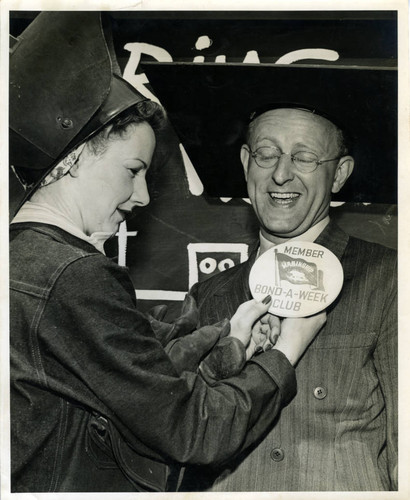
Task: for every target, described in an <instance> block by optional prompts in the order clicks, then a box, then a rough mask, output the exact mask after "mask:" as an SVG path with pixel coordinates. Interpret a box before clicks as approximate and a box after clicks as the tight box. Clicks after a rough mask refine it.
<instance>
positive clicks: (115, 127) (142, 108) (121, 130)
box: [87, 99, 166, 156]
mask: <svg viewBox="0 0 410 500" xmlns="http://www.w3.org/2000/svg"><path fill="white" fill-rule="evenodd" d="M165 117H166V115H165V111H164V108H163V107H162V106H161V105H160V104H157V103H156V102H154V101H150V100H148V99H147V100H144V101H140V102H138V103H137V104H135V105H134V106H131V107H130V108H127V109H126V110H125V111H123V112H122V113H120V114H119V115H117V116H116V117H115V118H113V119H112V120H111V121H110V122H109V123H108V124H107V125H105V127H104V128H103V129H102V130H100V131H99V132H98V133H97V134H96V135H94V136H93V137H91V138H90V139H88V141H87V146H88V148H89V149H90V150H91V152H92V153H93V154H94V155H96V156H98V155H101V154H102V153H104V151H105V150H106V149H107V145H108V142H109V141H110V140H111V139H114V138H118V137H120V138H121V137H124V136H125V135H126V133H127V129H128V127H129V126H130V125H139V124H141V123H148V125H150V126H151V128H152V129H153V130H154V132H157V131H159V130H161V129H162V128H163V127H164V124H165Z"/></svg>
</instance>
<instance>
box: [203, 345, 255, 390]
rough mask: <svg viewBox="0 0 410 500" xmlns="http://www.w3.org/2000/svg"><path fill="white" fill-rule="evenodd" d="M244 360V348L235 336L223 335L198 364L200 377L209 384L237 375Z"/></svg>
mask: <svg viewBox="0 0 410 500" xmlns="http://www.w3.org/2000/svg"><path fill="white" fill-rule="evenodd" d="M245 362H246V350H245V346H244V345H243V344H242V342H241V341H240V340H239V339H237V338H235V337H224V338H222V339H221V340H219V342H218V343H217V344H216V346H215V347H214V348H213V350H212V351H211V353H210V354H209V355H208V356H207V357H206V358H205V359H204V360H203V361H202V363H201V364H200V366H199V370H200V372H201V375H202V377H203V378H204V379H205V380H206V382H208V383H209V384H212V383H215V382H217V381H218V380H222V379H225V378H229V377H233V376H234V375H237V374H238V373H239V372H240V371H241V370H242V368H243V366H244V365H245Z"/></svg>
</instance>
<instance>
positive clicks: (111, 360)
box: [10, 13, 324, 492]
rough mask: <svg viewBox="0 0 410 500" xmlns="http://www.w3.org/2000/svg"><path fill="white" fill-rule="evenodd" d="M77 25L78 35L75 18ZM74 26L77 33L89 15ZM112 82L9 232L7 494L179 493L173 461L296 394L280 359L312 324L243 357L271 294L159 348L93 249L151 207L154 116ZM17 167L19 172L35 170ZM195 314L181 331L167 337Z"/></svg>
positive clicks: (219, 444) (237, 432)
mask: <svg viewBox="0 0 410 500" xmlns="http://www.w3.org/2000/svg"><path fill="white" fill-rule="evenodd" d="M60 15H62V17H61V22H66V20H67V17H64V16H66V14H60ZM71 15H79V13H75V14H71ZM87 15H89V14H87ZM54 22H57V21H56V20H55V19H54ZM71 22H72V19H71ZM46 26H49V23H48V22H47V23H46ZM74 26H75V31H76V34H77V35H78V33H79V30H80V29H81V23H80V22H79V20H78V19H77V22H76V23H75V24H74ZM84 26H87V30H86V31H85V32H86V33H87V32H88V29H89V26H90V19H89V18H88V19H87V22H84ZM40 31H41V32H44V27H43V28H42V30H40ZM26 39H27V38H26ZM70 46H71V45H70ZM19 50H20V51H21V52H22V50H21V49H19ZM67 59H68V58H67ZM71 60H73V59H71ZM62 64H64V60H63V61H62ZM48 78H49V79H50V75H48ZM113 80H116V81H117V80H118V81H119V82H120V83H121V85H125V83H124V82H121V81H120V79H118V78H117V77H116V78H114V77H112V78H111V87H110V89H109V93H108V97H106V98H105V99H104V100H103V102H102V104H101V107H100V110H99V112H98V113H97V115H98V116H99V117H100V118H99V120H97V121H96V120H95V115H94V114H93V115H92V117H90V119H89V120H88V122H87V123H86V125H85V126H83V127H82V128H81V130H80V131H78V132H77V133H76V136H75V138H74V139H73V140H72V141H71V142H70V144H69V146H68V147H67V146H64V147H62V148H61V149H60V151H58V152H57V153H56V155H55V156H56V158H55V160H53V161H51V162H49V164H48V165H47V166H45V167H44V168H42V169H40V171H39V170H38V169H37V172H36V174H35V175H36V179H35V180H34V181H33V185H32V187H31V189H30V190H29V192H28V195H27V200H26V201H25V203H24V204H23V205H22V207H21V208H20V210H19V211H18V213H17V215H16V217H15V218H14V219H13V221H12V224H11V236H10V286H11V292H10V304H11V310H10V338H11V341H10V353H11V438H12V442H11V458H12V491H14V492H23V491H33V492H34V491H45V492H46V491H144V490H148V491H165V490H167V491H171V490H175V489H177V486H178V480H179V471H180V465H181V464H185V463H194V464H210V463H217V462H221V461H224V460H226V459H227V458H230V457H232V456H234V455H235V454H237V453H239V452H240V451H241V450H243V449H244V448H246V447H247V446H249V445H251V444H252V443H253V442H254V441H255V440H257V439H258V438H259V437H261V436H262V434H263V433H264V432H265V431H266V429H268V427H269V425H271V423H272V422H273V420H274V418H275V416H276V415H277V414H278V412H279V411H280V408H281V407H282V406H283V405H284V404H286V403H287V402H288V401H289V400H290V399H291V398H292V397H293V395H294V394H295V373H294V369H293V366H292V365H294V364H295V363H296V362H297V360H298V359H299V357H300V356H301V354H302V353H303V351H304V349H305V348H306V346H307V345H308V343H309V342H310V341H311V339H312V338H313V336H314V335H315V334H316V333H317V331H318V330H319V329H320V328H321V326H322V325H323V322H324V316H323V315H322V316H319V317H317V318H313V319H312V320H311V321H310V322H306V321H304V322H303V323H302V322H299V321H298V320H284V321H283V322H282V324H281V335H280V337H279V340H278V341H277V343H276V345H275V346H274V348H272V349H270V350H269V352H265V353H263V354H261V355H259V356H257V357H255V358H252V359H251V360H250V362H248V363H246V364H245V357H246V358H249V357H250V356H251V354H252V352H253V350H254V348H255V344H254V343H253V344H252V343H251V330H252V329H253V331H254V334H255V335H257V333H258V332H259V331H260V330H261V331H263V332H266V330H268V331H269V330H270V329H272V328H273V327H274V326H275V324H274V323H272V320H269V319H267V318H268V317H267V316H266V313H267V310H268V308H269V305H270V301H269V298H268V300H266V301H264V302H265V303H263V302H262V303H256V302H255V301H250V302H248V303H245V304H243V305H242V306H241V307H240V308H239V309H238V311H237V313H236V314H235V315H234V317H233V318H232V319H231V320H230V322H228V321H226V322H225V323H224V324H222V325H214V326H210V327H205V328H204V329H202V330H201V331H197V332H194V333H192V334H191V335H187V336H185V337H182V338H180V339H178V338H177V339H174V340H173V341H172V342H171V343H170V344H169V343H168V340H169V339H170V338H172V337H175V335H176V331H175V328H173V326H172V325H164V324H163V323H161V322H159V321H158V320H155V319H154V318H152V317H150V316H149V315H146V314H143V313H141V312H140V311H138V309H137V308H136V301H135V294H134V286H133V284H132V283H131V281H130V278H129V276H128V273H127V271H126V269H124V268H122V267H120V266H118V265H117V264H115V263H114V262H113V261H112V260H111V259H108V258H107V257H106V256H105V255H104V249H103V243H104V241H105V240H106V239H107V238H108V237H109V235H111V234H114V233H115V232H116V231H117V229H118V226H119V224H120V223H121V222H122V221H123V220H124V219H125V218H126V217H127V216H128V214H130V213H131V212H132V210H133V209H134V208H135V207H138V206H144V205H146V204H147V203H148V202H149V194H148V190H147V185H146V180H145V176H146V172H147V169H148V168H149V165H150V163H151V159H152V155H153V153H154V149H155V144H156V138H155V130H156V129H157V128H158V125H159V122H160V121H161V115H162V112H161V109H160V108H159V106H157V105H156V104H155V103H152V102H150V101H148V100H146V99H144V98H142V97H141V96H139V95H138V94H137V93H136V92H135V91H134V90H132V93H133V95H135V101H136V102H133V103H132V104H131V105H129V103H130V101H132V99H131V100H130V99H129V97H127V99H125V100H124V94H123V93H121V92H120V93H118V92H117V94H116V97H115V96H114V95H113V94H114V87H115V85H114V84H113V83H112V82H113ZM13 81H15V79H13ZM117 83H118V82H117ZM19 85H20V87H19V89H20V94H19V95H23V91H22V90H21V88H22V84H19ZM124 88H125V87H124ZM128 91H130V89H129V88H128V87H127V92H128ZM60 96H61V92H60ZM63 97H64V96H63ZM114 97H115V98H114ZM19 98H20V97H19ZM30 98H31V102H32V103H33V101H35V100H36V94H35V93H34V92H32V93H31V97H30ZM11 99H13V97H11ZM114 101H115V102H114ZM124 102H125V104H124ZM33 106H35V103H33ZM107 108H110V109H111V110H114V111H112V112H110V113H108V112H107ZM13 109H14V108H13V106H11V113H12V114H13ZM101 117H105V118H101ZM11 122H12V124H13V120H11ZM93 123H99V125H98V126H95V127H92V126H91V125H92V124H93ZM17 129H18V127H14V128H13V130H14V131H16V130H17ZM43 149H44V148H43ZM20 153H21V151H19V152H18V154H20ZM11 154H12V157H13V154H14V151H13V148H11ZM16 156H17V153H16ZM15 170H16V171H17V173H18V174H19V175H20V178H21V177H23V175H26V176H29V175H30V173H33V171H34V168H30V167H26V168H25V169H24V168H16V166H15ZM23 180H24V179H23ZM188 306H189V307H188V308H190V309H191V310H192V307H193V306H192V302H191V303H189V304H188ZM194 316H195V315H194V314H192V311H189V312H188V314H187V315H186V316H185V318H184V319H183V321H181V322H179V328H180V331H179V332H178V335H180V334H181V333H187V331H186V330H187V327H188V326H190V323H192V321H191V320H192V318H193V317H194ZM229 331H230V335H229V336H228V337H226V334H227V333H228V332H229ZM226 339H228V341H227V340H226ZM163 344H166V345H164V346H163ZM214 345H215V348H214V349H212V348H213V346H214ZM246 348H248V350H247V353H246V355H245V349H246ZM191 353H192V356H191ZM208 353H209V354H208ZM202 358H205V359H204V360H203V361H201V359H202ZM230 363H232V366H228V365H229V364H230ZM221 366H222V368H223V369H222V370H220V369H219V368H220V367H221ZM227 366H228V368H232V369H227V370H225V368H226V367H227ZM242 367H243V368H242ZM238 371H241V373H239V374H238V375H236V376H230V375H232V373H235V372H238ZM226 376H229V378H223V377H226ZM218 379H221V380H218Z"/></svg>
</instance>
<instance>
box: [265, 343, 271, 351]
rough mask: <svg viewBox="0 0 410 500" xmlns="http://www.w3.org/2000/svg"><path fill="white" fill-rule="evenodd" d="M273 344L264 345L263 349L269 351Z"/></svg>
mask: <svg viewBox="0 0 410 500" xmlns="http://www.w3.org/2000/svg"><path fill="white" fill-rule="evenodd" d="M272 347H273V345H272V344H267V345H266V346H265V351H270V350H271V349H272Z"/></svg>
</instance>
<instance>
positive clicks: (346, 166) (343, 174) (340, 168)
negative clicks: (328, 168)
mask: <svg viewBox="0 0 410 500" xmlns="http://www.w3.org/2000/svg"><path fill="white" fill-rule="evenodd" d="M353 168H354V159H353V157H352V156H342V158H340V160H339V163H338V165H337V167H336V171H335V176H334V179H333V185H332V193H338V192H339V191H340V190H341V189H342V187H343V186H344V185H345V182H346V181H347V179H348V178H349V177H350V175H351V173H352V172H353Z"/></svg>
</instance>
